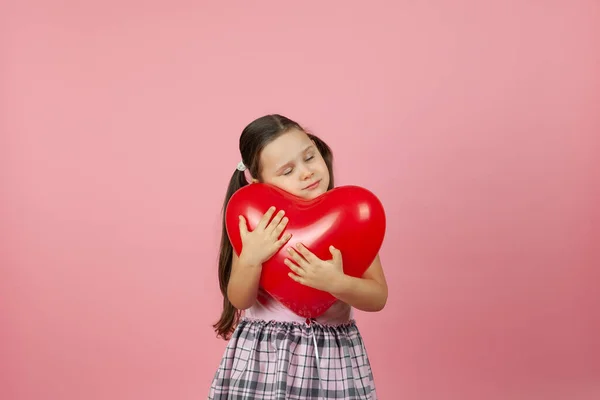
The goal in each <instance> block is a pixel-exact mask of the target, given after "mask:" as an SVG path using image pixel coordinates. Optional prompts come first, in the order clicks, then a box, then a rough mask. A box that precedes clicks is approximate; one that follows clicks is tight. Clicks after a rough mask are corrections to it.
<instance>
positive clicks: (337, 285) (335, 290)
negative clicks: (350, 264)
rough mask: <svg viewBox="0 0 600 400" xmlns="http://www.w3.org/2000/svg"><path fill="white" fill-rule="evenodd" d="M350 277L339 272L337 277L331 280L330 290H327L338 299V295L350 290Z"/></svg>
mask: <svg viewBox="0 0 600 400" xmlns="http://www.w3.org/2000/svg"><path fill="white" fill-rule="evenodd" d="M351 287H352V277H351V276H349V275H346V274H344V273H341V274H340V275H339V277H337V278H336V279H334V280H332V281H331V284H330V290H328V292H329V293H330V294H331V295H332V296H333V297H336V298H338V299H339V297H340V296H344V294H345V293H348V292H349V291H351Z"/></svg>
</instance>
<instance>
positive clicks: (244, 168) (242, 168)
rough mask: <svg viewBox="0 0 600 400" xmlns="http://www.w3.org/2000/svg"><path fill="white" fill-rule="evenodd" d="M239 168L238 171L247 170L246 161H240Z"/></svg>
mask: <svg viewBox="0 0 600 400" xmlns="http://www.w3.org/2000/svg"><path fill="white" fill-rule="evenodd" d="M237 170H238V171H242V172H243V171H245V170H246V166H245V165H244V162H243V161H240V162H239V163H238V165H237Z"/></svg>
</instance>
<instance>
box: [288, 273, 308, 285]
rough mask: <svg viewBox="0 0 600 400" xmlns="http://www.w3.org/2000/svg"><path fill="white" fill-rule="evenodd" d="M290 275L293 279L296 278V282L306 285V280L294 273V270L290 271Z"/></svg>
mask: <svg viewBox="0 0 600 400" xmlns="http://www.w3.org/2000/svg"><path fill="white" fill-rule="evenodd" d="M288 276H289V277H290V278H292V279H293V280H295V281H296V282H298V283H300V284H302V285H305V280H304V279H303V278H301V277H299V276H298V275H294V274H293V273H292V272H288Z"/></svg>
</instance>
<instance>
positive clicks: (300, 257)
mask: <svg viewBox="0 0 600 400" xmlns="http://www.w3.org/2000/svg"><path fill="white" fill-rule="evenodd" d="M296 247H297V249H295V248H292V247H289V248H288V252H289V253H290V256H291V257H292V259H293V260H294V261H292V260H290V259H289V258H286V259H285V264H286V265H287V266H288V267H290V269H291V270H292V271H293V273H292V272H290V273H289V274H288V275H289V276H290V277H291V278H292V279H293V280H295V281H296V282H298V283H301V284H302V285H305V286H310V287H312V288H314V289H318V290H323V291H325V292H330V293H331V292H333V291H335V288H336V287H338V286H339V284H340V282H341V280H342V279H343V278H344V276H345V275H344V269H343V264H342V253H341V252H340V251H339V250H338V249H336V248H335V247H333V246H329V251H330V252H331V256H332V259H331V260H321V259H320V258H319V257H317V256H315V255H314V254H313V253H311V252H310V251H309V250H308V249H307V248H306V247H304V245H303V244H300V243H298V244H297V246H296Z"/></svg>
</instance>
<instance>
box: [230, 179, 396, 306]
mask: <svg viewBox="0 0 600 400" xmlns="http://www.w3.org/2000/svg"><path fill="white" fill-rule="evenodd" d="M270 206H275V207H276V208H277V211H279V210H281V209H283V210H284V211H285V215H286V216H287V217H288V218H289V222H288V224H287V226H286V229H285V231H284V233H286V232H289V233H291V234H292V238H291V239H290V240H289V241H288V242H287V243H286V244H285V245H284V246H283V247H282V248H281V249H280V250H279V251H278V252H277V253H275V255H273V257H271V258H270V259H269V260H268V261H266V262H265V263H263V267H262V273H261V278H260V285H261V286H262V287H263V289H264V290H265V291H266V292H267V293H269V294H270V295H271V296H272V297H273V298H275V299H276V300H277V301H279V302H280V303H282V304H283V305H284V306H286V307H287V308H289V309H290V310H292V311H293V312H294V313H296V314H297V315H300V316H302V317H305V318H316V317H318V316H320V315H322V314H323V313H324V312H325V311H326V310H327V309H328V308H329V307H331V305H333V303H335V301H336V298H335V297H333V296H332V295H331V294H329V293H327V292H325V291H321V290H317V289H314V288H310V287H308V286H305V285H302V284H300V283H298V282H296V281H294V280H293V279H292V278H290V277H289V276H288V273H289V272H291V270H290V268H289V267H288V266H287V265H285V264H284V260H285V259H286V258H290V255H289V253H288V252H287V248H288V247H291V246H294V247H295V246H296V244H297V243H302V244H304V245H305V246H306V247H307V248H308V250H310V251H311V252H312V253H313V254H315V255H316V256H317V257H319V258H320V259H322V260H330V259H331V258H332V256H331V252H330V251H329V246H330V245H332V246H334V247H335V248H337V249H338V250H340V251H341V253H342V261H343V268H344V273H345V274H346V275H350V276H354V277H360V276H362V275H363V273H364V272H365V271H366V270H367V268H368V267H369V266H370V265H371V263H372V262H373V260H374V259H375V257H376V256H377V253H378V252H379V249H380V247H381V244H382V242H383V237H384V234H385V228H386V220H385V213H384V210H383V206H382V204H381V202H380V201H379V200H378V199H377V197H375V195H374V194H373V193H371V192H370V191H368V190H366V189H364V188H361V187H359V186H341V187H337V188H334V189H331V190H329V191H328V192H326V193H324V194H322V195H321V196H319V197H317V198H315V199H312V200H305V199H302V198H300V197H296V196H294V195H292V194H290V193H288V192H285V191H283V190H282V189H279V188H277V187H275V186H272V185H268V184H264V183H252V184H250V185H247V186H244V187H243V188H241V189H239V190H238V191H236V192H235V193H234V194H233V196H232V197H231V199H230V200H229V203H228V204H227V208H226V211H225V221H226V229H227V234H228V236H229V240H230V241H231V243H232V245H233V248H234V251H235V252H236V254H237V255H239V254H240V252H241V251H242V241H241V236H240V231H239V215H243V216H244V217H245V218H246V221H247V223H248V229H249V230H254V228H255V227H256V226H257V225H258V222H259V221H260V219H261V218H262V216H263V215H264V213H265V212H266V211H267V210H268V208H269V207H270Z"/></svg>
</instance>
